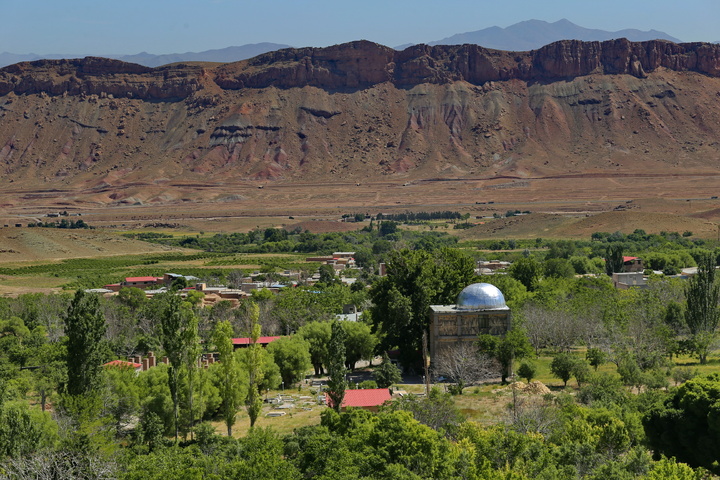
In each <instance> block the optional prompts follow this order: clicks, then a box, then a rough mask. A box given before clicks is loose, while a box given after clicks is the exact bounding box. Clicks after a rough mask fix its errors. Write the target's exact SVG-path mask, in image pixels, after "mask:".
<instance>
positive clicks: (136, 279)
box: [125, 277, 157, 282]
mask: <svg viewBox="0 0 720 480" xmlns="http://www.w3.org/2000/svg"><path fill="white" fill-rule="evenodd" d="M156 281H157V277H127V278H126V279H125V282H156Z"/></svg>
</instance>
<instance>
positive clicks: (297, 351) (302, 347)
mask: <svg viewBox="0 0 720 480" xmlns="http://www.w3.org/2000/svg"><path fill="white" fill-rule="evenodd" d="M267 349H268V352H270V354H272V356H273V359H274V360H275V363H276V364H277V366H278V367H279V368H280V376H281V377H282V381H283V383H284V384H285V385H287V386H288V387H289V386H290V385H292V384H293V383H295V382H297V381H299V380H300V379H302V377H303V376H304V375H305V372H307V371H308V370H309V369H310V368H312V364H311V363H310V350H309V349H310V346H309V345H308V343H307V342H306V341H305V340H304V339H303V338H302V337H301V336H299V335H293V336H292V337H283V338H279V339H277V340H275V341H274V342H272V343H271V344H270V345H268V346H267Z"/></svg>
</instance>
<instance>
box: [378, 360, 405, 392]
mask: <svg viewBox="0 0 720 480" xmlns="http://www.w3.org/2000/svg"><path fill="white" fill-rule="evenodd" d="M373 376H374V377H375V382H376V383H377V385H378V387H380V388H389V387H390V386H391V385H394V384H396V383H400V382H401V381H402V374H401V373H400V369H399V368H398V367H397V366H395V365H394V364H393V363H392V362H391V361H390V357H388V354H387V352H385V353H383V357H382V363H381V364H380V366H379V367H377V368H376V369H375V371H374V372H373Z"/></svg>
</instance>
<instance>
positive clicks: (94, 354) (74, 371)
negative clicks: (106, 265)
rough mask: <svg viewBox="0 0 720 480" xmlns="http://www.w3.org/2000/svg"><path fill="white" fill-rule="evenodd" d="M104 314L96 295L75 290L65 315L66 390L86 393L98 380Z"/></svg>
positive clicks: (94, 386)
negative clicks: (66, 338)
mask: <svg viewBox="0 0 720 480" xmlns="http://www.w3.org/2000/svg"><path fill="white" fill-rule="evenodd" d="M105 329H106V326H105V317H104V316H103V314H102V312H101V310H100V302H99V300H98V297H97V295H94V294H90V293H85V292H84V291H83V290H78V291H77V292H76V293H75V297H74V298H73V300H72V302H71V303H70V308H69V309H68V312H67V316H66V317H65V335H67V337H68V343H67V356H66V361H67V372H68V382H67V385H66V390H67V393H68V394H70V395H72V396H80V395H88V394H90V393H91V392H93V391H95V390H96V389H97V387H98V385H99V383H100V374H101V371H102V362H103V360H104V358H103V353H102V352H103V349H102V346H103V337H104V336H105Z"/></svg>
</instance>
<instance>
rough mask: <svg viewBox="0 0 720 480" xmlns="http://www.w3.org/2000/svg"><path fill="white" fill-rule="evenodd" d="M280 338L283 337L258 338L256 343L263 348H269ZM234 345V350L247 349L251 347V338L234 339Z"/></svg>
mask: <svg viewBox="0 0 720 480" xmlns="http://www.w3.org/2000/svg"><path fill="white" fill-rule="evenodd" d="M278 338H282V337H258V339H257V342H256V343H258V344H260V345H262V346H263V347H267V346H268V345H269V344H270V343H272V342H274V341H275V340H277V339H278ZM232 343H233V348H235V349H238V348H247V347H249V346H250V338H249V337H243V338H233V339H232Z"/></svg>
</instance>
